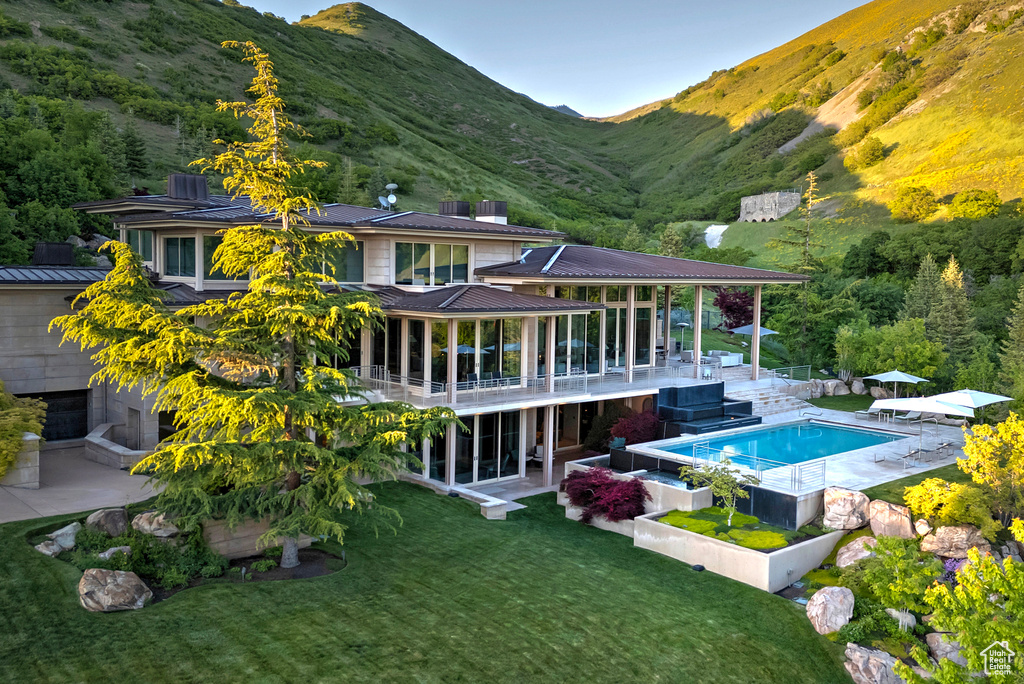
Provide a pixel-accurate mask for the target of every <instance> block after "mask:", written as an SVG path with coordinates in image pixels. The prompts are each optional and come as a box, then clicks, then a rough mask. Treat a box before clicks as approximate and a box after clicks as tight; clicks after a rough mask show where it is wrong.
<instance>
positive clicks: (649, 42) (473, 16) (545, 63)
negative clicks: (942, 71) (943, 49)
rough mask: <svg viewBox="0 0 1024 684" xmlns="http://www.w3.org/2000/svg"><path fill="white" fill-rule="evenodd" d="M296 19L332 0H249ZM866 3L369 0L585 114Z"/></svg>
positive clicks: (607, 112)
mask: <svg viewBox="0 0 1024 684" xmlns="http://www.w3.org/2000/svg"><path fill="white" fill-rule="evenodd" d="M242 2H243V4H248V5H250V6H252V7H255V8H256V9H258V10H260V11H261V12H273V13H274V14H276V15H279V16H283V17H285V18H286V19H288V20H289V21H298V20H299V18H300V17H301V16H302V15H303V14H310V15H313V14H316V13H317V12H318V11H319V10H321V9H325V8H327V7H329V6H331V5H332V4H335V3H333V2H332V0H242ZM863 3H864V0H786V1H785V2H763V1H758V0H715V1H711V2H708V1H707V0H702V1H693V0H676V1H675V2H673V1H671V0H633V1H632V2H623V1H622V0H615V1H614V2H613V1H612V0H547V1H543V0H517V1H513V2H507V1H506V2H493V1H488V0H484V1H483V2H481V1H480V0H368V1H367V2H366V4H368V5H370V6H371V7H373V8H374V9H376V10H377V11H379V12H382V13H384V14H386V15H388V16H389V17H391V18H393V19H396V20H398V21H400V22H401V23H403V24H405V25H406V26H407V27H409V28H410V29H412V30H413V31H415V32H417V33H419V34H420V35H422V36H424V37H425V38H427V39H428V40H430V41H431V42H432V43H434V44H435V45H438V46H440V47H441V48H442V49H444V50H445V51H447V52H449V53H451V54H453V55H455V56H456V57H458V58H459V59H461V60H462V61H463V62H466V63H467V64H469V65H470V66H472V67H474V68H475V69H477V70H478V71H480V72H481V73H483V74H485V75H486V76H488V77H490V78H492V79H494V80H495V81H497V82H499V83H501V84H502V85H504V86H506V87H507V88H510V89H512V90H515V91H517V92H521V93H524V94H526V95H528V96H530V97H532V98H533V99H534V100H537V101H538V102H543V103H544V104H548V105H560V104H565V105H568V106H570V107H572V108H573V109H575V110H576V111H578V112H580V113H581V114H583V115H585V116H612V115H614V114H620V113H622V112H624V111H627V110H629V109H632V108H634V107H637V106H640V105H643V104H647V103H648V102H653V101H655V100H660V99H663V98H666V97H671V96H672V95H674V94H675V93H677V92H679V91H680V90H683V89H684V88H686V87H687V86H690V85H693V84H694V83H698V82H700V81H702V80H704V79H705V78H707V77H708V75H710V74H711V72H712V71H715V70H716V69H728V68H729V67H733V66H736V65H737V64H739V63H741V62H743V61H744V60H746V59H749V58H750V57H753V56H755V55H758V54H761V53H762V52H767V51H768V50H771V49H772V48H774V47H777V46H779V45H781V44H783V43H785V42H787V41H789V40H791V39H793V38H796V37H797V36H799V35H801V34H803V33H805V32H807V31H808V30H810V29H812V28H814V27H816V26H818V25H820V24H823V23H825V22H826V21H828V20H830V19H833V18H835V17H837V16H839V15H840V14H843V13H844V12H847V11H849V10H851V9H853V8H854V7H857V6H858V5H861V4H863Z"/></svg>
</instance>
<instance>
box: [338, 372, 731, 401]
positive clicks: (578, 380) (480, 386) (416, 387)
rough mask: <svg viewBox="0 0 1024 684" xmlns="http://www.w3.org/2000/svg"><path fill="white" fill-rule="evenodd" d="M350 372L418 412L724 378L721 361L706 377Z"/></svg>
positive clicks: (600, 394) (584, 397) (572, 397)
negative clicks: (466, 377) (455, 377)
mask: <svg viewBox="0 0 1024 684" xmlns="http://www.w3.org/2000/svg"><path fill="white" fill-rule="evenodd" d="M350 370H352V371H353V372H355V373H356V375H357V376H358V377H359V378H360V379H361V381H362V383H363V385H364V386H365V387H366V389H368V390H371V391H373V392H375V393H377V394H378V395H379V396H380V398H381V399H383V400H385V401H404V402H407V403H409V404H412V405H413V406H416V407H418V408H430V407H435V406H449V407H451V408H453V409H462V408H480V407H486V406H502V405H508V404H531V403H536V405H543V404H546V403H549V402H550V400H551V399H561V400H566V401H568V400H579V401H586V400H588V399H590V400H593V399H600V398H602V397H604V396H611V395H616V394H619V395H621V394H624V393H633V392H634V391H635V390H656V389H659V388H661V387H679V386H683V385H694V384H698V383H702V382H721V380H722V366H721V363H703V364H701V365H700V376H701V377H700V379H698V378H696V377H694V375H695V372H696V369H695V368H694V366H693V364H688V363H680V364H673V365H666V366H656V367H647V368H635V369H633V370H632V371H629V373H628V374H627V372H626V371H624V370H619V371H612V372H607V373H600V374H587V373H586V372H583V371H572V372H569V373H556V374H550V375H536V376H531V377H513V378H494V379H490V380H474V381H469V382H457V383H446V382H425V381H423V380H422V379H419V378H408V377H404V376H400V375H392V374H391V373H390V372H389V371H387V370H386V369H385V368H384V367H382V366H357V367H354V368H351V369H350Z"/></svg>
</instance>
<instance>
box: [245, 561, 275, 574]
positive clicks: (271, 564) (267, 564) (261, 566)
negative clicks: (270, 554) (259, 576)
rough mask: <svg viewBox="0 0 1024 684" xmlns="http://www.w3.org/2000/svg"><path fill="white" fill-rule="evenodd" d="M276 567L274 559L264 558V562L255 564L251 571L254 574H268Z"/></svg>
mask: <svg viewBox="0 0 1024 684" xmlns="http://www.w3.org/2000/svg"><path fill="white" fill-rule="evenodd" d="M276 567H277V561H275V560H274V559H273V558H264V559H263V560H258V561H256V562H255V563H253V564H252V567H251V568H250V570H252V571H253V572H267V571H268V570H273V569H274V568H276Z"/></svg>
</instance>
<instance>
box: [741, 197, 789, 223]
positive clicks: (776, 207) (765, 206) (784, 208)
mask: <svg viewBox="0 0 1024 684" xmlns="http://www.w3.org/2000/svg"><path fill="white" fill-rule="evenodd" d="M799 206H800V193H798V192H766V193H764V194H763V195H752V196H750V197H744V198H742V199H741V200H740V221H776V220H778V219H780V218H782V217H783V216H785V215H786V214H788V213H789V212H791V211H793V210H794V209H796V208H797V207H799Z"/></svg>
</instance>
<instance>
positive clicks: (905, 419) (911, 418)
mask: <svg viewBox="0 0 1024 684" xmlns="http://www.w3.org/2000/svg"><path fill="white" fill-rule="evenodd" d="M893 420H895V421H898V422H900V423H913V422H916V421H919V420H921V412H920V411H909V412H908V413H906V414H904V415H902V416H894V417H893Z"/></svg>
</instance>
